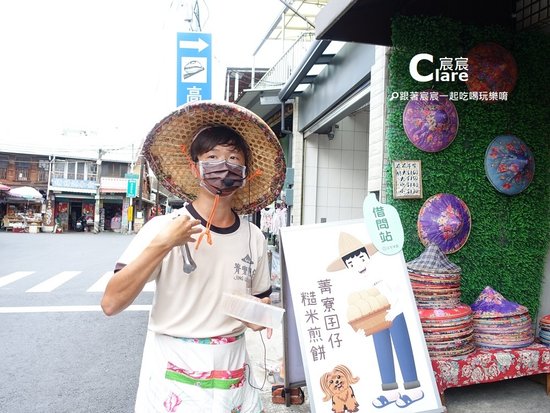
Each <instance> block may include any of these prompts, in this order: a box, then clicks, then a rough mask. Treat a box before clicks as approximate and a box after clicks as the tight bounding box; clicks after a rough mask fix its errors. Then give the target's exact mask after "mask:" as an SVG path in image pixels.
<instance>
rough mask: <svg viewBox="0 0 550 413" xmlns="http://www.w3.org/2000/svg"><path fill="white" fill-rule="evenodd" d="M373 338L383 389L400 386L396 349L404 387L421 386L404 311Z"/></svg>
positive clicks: (393, 388)
mask: <svg viewBox="0 0 550 413" xmlns="http://www.w3.org/2000/svg"><path fill="white" fill-rule="evenodd" d="M372 338H373V340H374V348H375V350H376V358H377V359H378V368H379V370H380V377H381V379H382V390H395V389H397V388H398V385H397V381H396V378H395V365H394V362H393V351H394V349H395V354H396V355H397V362H398V363H399V368H400V370H401V375H402V376H403V386H404V388H405V389H413V388H415V387H419V386H420V382H419V381H418V377H417V375H416V365H415V363H414V357H413V352H412V346H411V339H410V337H409V331H408V329H407V322H406V321H405V316H404V315H403V313H401V314H399V315H398V316H397V317H395V318H394V319H393V323H392V326H391V327H390V328H388V329H385V330H382V331H379V332H378V333H375V334H373V336H372ZM392 344H393V346H392Z"/></svg>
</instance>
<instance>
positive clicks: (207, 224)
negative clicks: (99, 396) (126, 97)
mask: <svg viewBox="0 0 550 413" xmlns="http://www.w3.org/2000/svg"><path fill="white" fill-rule="evenodd" d="M144 155H145V157H146V159H147V161H148V163H149V165H150V167H151V169H152V170H153V171H154V173H155V175H156V176H157V178H158V179H159V180H160V182H161V183H162V185H163V186H165V187H166V188H167V189H169V190H170V191H171V192H172V193H174V194H176V195H178V196H180V197H181V198H183V199H184V200H186V201H188V202H189V203H187V204H186V205H185V206H184V207H183V208H181V209H179V210H177V211H175V212H172V213H170V214H168V215H165V216H158V217H155V218H153V219H152V220H150V221H149V222H147V224H146V225H144V226H143V228H142V229H141V230H140V231H139V233H138V234H137V235H136V236H135V237H134V239H133V240H132V242H131V243H130V245H129V246H128V248H127V249H126V251H124V253H123V254H122V256H121V257H120V258H119V260H118V261H117V263H116V266H115V271H116V272H115V275H114V276H113V277H112V279H111V280H110V282H109V284H108V285H107V288H106V290H105V294H104V296H103V299H102V302H101V305H102V308H103V311H104V312H105V313H106V314H107V315H113V314H117V313H119V312H120V311H122V310H124V309H125V308H126V307H127V306H129V305H130V304H131V303H132V302H133V301H134V299H135V298H136V297H137V296H138V294H139V293H140V292H141V291H142V289H143V287H144V285H145V284H146V283H147V282H149V281H152V280H154V281H155V282H156V290H155V296H154V300H153V305H152V308H151V315H150V319H149V326H148V331H149V332H148V335H147V339H146V344H145V348H144V353H143V362H142V370H141V375H140V384H139V388H138V394H137V399H136V406H135V411H136V412H147V413H151V412H161V411H162V412H166V411H169V412H180V411H181V412H206V411H208V412H224V413H229V412H241V413H245V412H250V413H259V412H262V411H263V408H262V403H261V400H260V396H259V392H258V388H257V387H256V386H255V381H254V378H253V377H251V375H252V374H251V369H250V362H249V360H248V354H247V351H246V345H245V339H244V332H245V330H246V328H247V327H250V328H252V329H253V330H261V329H263V327H261V326H257V325H253V324H250V323H246V322H243V321H241V320H238V319H236V318H232V317H229V316H227V315H226V314H225V313H224V309H223V306H222V302H221V298H222V295H223V293H224V292H236V293H242V294H252V295H254V296H256V297H258V298H259V299H261V300H262V301H263V302H266V303H269V295H270V293H271V285H270V276H269V269H268V260H267V243H266V240H265V237H264V235H263V234H262V232H261V231H260V229H259V228H257V227H256V226H254V225H253V224H251V223H250V222H249V221H248V220H245V219H241V218H240V217H239V215H238V214H249V213H252V212H254V211H257V210H259V209H261V208H264V207H265V206H267V205H269V204H271V203H272V202H273V201H274V200H275V198H276V197H277V195H278V193H279V192H280V190H281V187H282V184H283V181H284V171H285V163H284V159H283V153H282V150H281V146H280V144H279V141H278V139H277V137H276V136H275V135H274V134H273V132H272V131H271V129H270V128H269V127H268V126H267V125H266V124H265V123H264V122H263V121H262V120H261V119H260V118H259V117H257V116H256V115H254V114H253V113H252V112H249V111H248V110H245V109H243V108H241V107H239V106H237V105H233V104H229V103H223V104H221V103H214V102H205V101H200V102H193V103H189V104H186V105H184V106H182V107H180V108H179V109H178V110H176V111H175V112H174V113H172V114H170V115H169V116H167V117H166V118H164V119H163V120H162V121H161V122H159V123H158V124H157V125H156V126H155V127H154V128H153V130H152V131H151V132H150V133H149V135H148V136H147V138H146V141H145V144H144ZM199 233H200V235H198V236H197V234H199ZM195 241H196V242H195ZM187 242H194V248H192V249H191V250H190V249H189V248H187V244H186V243H187ZM269 336H270V331H269V330H268V337H269Z"/></svg>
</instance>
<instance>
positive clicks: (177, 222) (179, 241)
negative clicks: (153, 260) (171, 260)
mask: <svg viewBox="0 0 550 413" xmlns="http://www.w3.org/2000/svg"><path fill="white" fill-rule="evenodd" d="M200 223H201V222H200V221H199V220H198V219H191V218H189V217H188V216H187V215H180V216H178V217H176V218H174V219H173V220H172V221H170V223H168V224H167V225H166V227H164V228H163V230H162V231H161V232H159V234H158V235H157V236H156V237H155V239H154V242H155V243H158V244H162V245H165V246H167V247H168V248H170V249H171V248H174V247H176V246H178V245H183V244H185V243H186V242H195V238H193V235H195V234H198V233H200V232H201V229H200V227H199V224H200Z"/></svg>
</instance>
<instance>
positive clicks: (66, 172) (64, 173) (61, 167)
mask: <svg viewBox="0 0 550 413" xmlns="http://www.w3.org/2000/svg"><path fill="white" fill-rule="evenodd" d="M46 172H47V171H46ZM96 176H97V165H96V164H95V162H85V161H56V162H55V163H54V166H53V170H52V177H53V178H60V179H78V180H86V181H95V180H96Z"/></svg>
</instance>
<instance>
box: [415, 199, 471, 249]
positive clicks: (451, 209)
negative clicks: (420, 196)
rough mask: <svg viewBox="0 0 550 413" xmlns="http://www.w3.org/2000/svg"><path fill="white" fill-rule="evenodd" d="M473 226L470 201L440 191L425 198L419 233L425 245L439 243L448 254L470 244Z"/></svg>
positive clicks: (419, 221) (418, 222)
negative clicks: (469, 239) (468, 241)
mask: <svg viewBox="0 0 550 413" xmlns="http://www.w3.org/2000/svg"><path fill="white" fill-rule="evenodd" d="M471 227H472V218H471V216H470V210H469V209H468V206H467V205H466V203H465V202H464V201H463V200H462V199H460V198H459V197H457V196H456V195H453V194H445V193H440V194H436V195H433V196H431V197H430V198H428V199H427V200H426V202H424V205H422V207H421V208H420V211H419V212H418V221H417V229H418V237H419V238H420V241H421V242H422V244H424V246H428V245H429V244H430V243H433V244H436V245H437V246H438V247H439V248H440V249H441V251H443V252H444V253H445V254H452V253H454V252H457V251H458V250H459V249H460V248H462V247H463V246H464V244H466V241H467V240H468V237H469V235H470V229H471Z"/></svg>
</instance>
